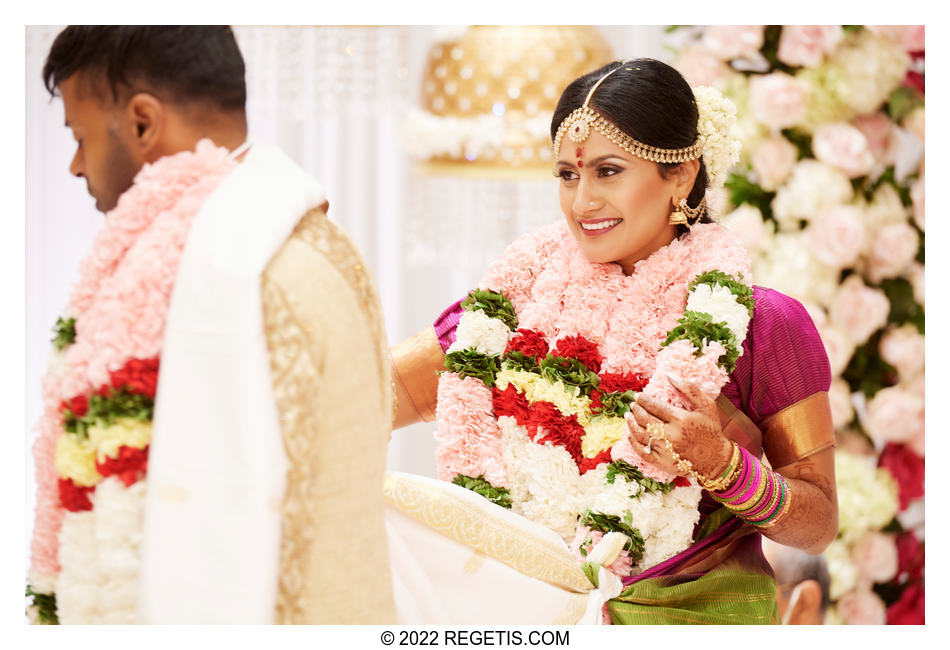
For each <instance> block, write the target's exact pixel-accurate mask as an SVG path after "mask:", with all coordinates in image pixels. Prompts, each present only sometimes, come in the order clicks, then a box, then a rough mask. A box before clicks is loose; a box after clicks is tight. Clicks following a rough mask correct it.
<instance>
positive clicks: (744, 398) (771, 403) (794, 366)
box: [722, 287, 831, 426]
mask: <svg viewBox="0 0 950 650" xmlns="http://www.w3.org/2000/svg"><path fill="white" fill-rule="evenodd" d="M753 292H754V297H755V311H754V313H753V315H752V320H751V322H750V324H749V334H748V336H747V337H746V340H745V342H744V343H743V345H742V347H743V353H742V356H741V357H739V360H738V361H737V362H736V368H735V370H734V371H733V372H732V374H731V375H730V376H729V382H728V383H727V384H726V385H725V386H724V387H723V389H722V392H723V395H725V396H726V397H728V398H729V401H731V402H732V403H733V405H735V407H736V408H738V409H739V410H740V411H742V412H743V413H745V414H746V415H747V416H749V419H751V420H752V421H753V422H754V423H755V424H756V425H757V426H761V425H762V423H763V422H764V421H765V420H766V419H768V418H769V416H771V415H774V414H775V413H777V412H779V411H781V410H782V409H784V408H786V407H788V406H791V405H792V404H795V403H796V402H799V401H801V400H803V399H805V398H806V397H808V396H810V395H813V394H815V393H819V392H823V391H827V390H828V388H829V386H830V385H831V369H830V366H829V365H828V355H827V354H826V353H825V346H824V344H822V342H821V337H820V336H819V335H818V330H817V329H816V328H815V324H814V323H813V322H812V320H811V317H810V316H809V315H808V312H807V311H805V308H804V307H803V306H802V304H801V303H800V302H798V301H797V300H795V299H794V298H790V297H789V296H786V295H785V294H783V293H780V292H778V291H775V290H773V289H766V288H763V287H753Z"/></svg>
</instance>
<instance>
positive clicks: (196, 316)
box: [29, 26, 395, 624]
mask: <svg viewBox="0 0 950 650" xmlns="http://www.w3.org/2000/svg"><path fill="white" fill-rule="evenodd" d="M43 78H44V82H45V84H46V87H47V89H48V90H49V91H50V93H51V94H55V93H56V91H58V92H59V94H60V96H61V97H62V100H63V107H64V110H65V117H66V126H67V127H69V128H70V130H71V131H72V134H73V136H74V138H75V139H76V154H75V156H74V158H73V160H72V162H71V164H70V167H69V171H70V173H72V174H73V175H75V176H76V177H78V178H81V179H83V180H84V181H85V183H86V186H87V188H88V190H89V193H90V194H91V195H92V197H93V198H94V199H95V201H96V207H97V208H98V209H99V210H100V211H102V212H103V213H105V223H104V225H103V227H102V229H101V231H100V233H99V234H98V235H97V239H96V242H95V244H94V247H93V250H92V251H91V252H90V254H89V256H88V257H87V259H86V260H85V261H84V262H83V265H82V266H81V267H80V270H79V279H78V282H77V284H76V288H75V290H74V292H73V295H72V297H71V299H70V303H69V305H68V306H67V309H66V314H64V318H63V319H61V321H60V323H59V324H58V328H59V329H58V336H57V339H56V341H55V344H56V347H57V350H55V351H54V352H52V353H51V357H52V358H53V359H54V361H55V362H51V364H50V370H49V371H48V373H47V376H46V378H44V404H45V409H46V410H45V412H44V415H43V418H42V420H41V421H40V423H39V425H38V427H37V430H38V433H39V435H38V437H37V441H36V443H35V447H34V456H35V459H36V466H37V483H38V495H37V503H38V506H37V513H36V525H35V528H34V533H33V542H32V547H31V570H30V577H29V582H30V586H29V587H30V593H32V594H33V604H32V606H31V615H32V616H33V617H34V619H39V620H41V621H43V622H57V621H58V622H62V623H134V622H142V623H176V624H179V623H263V624H267V623H332V624H340V623H373V624H375V623H387V622H393V621H394V620H395V616H394V611H393V604H392V595H391V588H390V573H389V565H388V559H387V555H386V545H385V532H384V529H383V519H382V512H383V503H382V497H381V493H380V489H379V486H380V485H381V480H382V474H383V470H384V467H385V453H386V442H387V439H388V435H389V430H390V425H391V419H392V400H393V397H392V391H391V383H390V378H389V365H388V357H387V354H388V346H387V344H386V338H385V333H384V330H383V325H382V320H381V317H380V311H379V303H378V299H377V296H376V293H375V290H374V285H373V281H372V278H371V277H370V275H369V274H368V273H367V271H366V266H365V264H364V263H363V261H362V258H361V257H360V254H359V253H358V251H357V250H356V249H355V247H354V246H353V245H352V243H351V242H350V240H349V239H348V238H347V236H346V235H345V234H344V233H343V232H342V231H341V230H340V229H339V228H337V227H336V226H335V225H334V224H332V223H330V222H329V221H328V220H327V217H326V211H327V207H328V204H327V202H326V200H325V196H324V194H323V191H322V189H321V188H320V186H319V184H317V183H316V182H315V181H314V180H313V179H312V178H310V177H309V176H308V175H307V174H306V173H305V172H304V171H303V170H301V169H300V168H299V167H298V166H297V165H295V164H294V163H293V162H292V161H291V160H290V159H289V158H287V157H286V156H285V155H284V154H283V153H281V152H280V151H278V150H276V149H274V148H271V147H265V146H262V145H258V144H253V143H251V142H250V141H249V140H248V138H247V121H246V116H245V109H244V104H245V83H244V61H243V59H242V57H241V54H240V51H239V49H238V47H237V43H236V42H235V39H234V35H233V34H232V31H231V30H230V28H228V27H214V26H211V27H197V26H194V27H176V26H70V27H68V28H66V29H65V30H64V31H63V32H62V33H60V34H59V35H58V36H57V38H56V40H55V42H54V43H53V46H52V48H51V50H50V53H49V56H48V58H47V61H46V65H45V67H44V70H43Z"/></svg>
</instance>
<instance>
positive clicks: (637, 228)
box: [556, 131, 691, 274]
mask: <svg viewBox="0 0 950 650" xmlns="http://www.w3.org/2000/svg"><path fill="white" fill-rule="evenodd" d="M556 169H557V174H558V176H559V177H560V201H561V211H562V212H563V213H564V216H565V217H566V218H567V225H568V227H569V228H570V229H571V233H573V235H574V238H575V239H577V241H578V243H579V244H580V247H581V250H582V251H583V252H584V255H585V256H586V257H587V259H588V260H590V261H591V262H598V263H606V262H616V263H618V264H620V265H621V267H622V268H623V270H624V273H627V274H630V273H631V272H632V271H633V265H634V264H635V263H636V262H638V261H639V260H642V259H644V258H646V257H648V256H649V255H650V254H651V253H653V252H654V251H656V250H658V249H660V248H662V247H663V246H665V245H667V244H668V243H670V242H671V241H673V239H674V238H675V236H676V230H675V228H674V226H671V225H670V223H669V215H670V212H671V210H672V206H673V199H674V198H676V200H677V202H678V201H679V199H680V198H682V197H683V196H685V195H686V194H685V193H682V192H681V193H680V194H675V197H674V193H675V192H676V191H677V189H678V187H679V185H678V182H679V181H678V177H677V175H676V174H671V175H670V176H669V178H666V179H664V178H663V177H662V176H660V172H659V168H658V166H657V165H656V163H653V162H650V161H648V160H643V159H642V158H638V157H636V156H634V155H633V154H630V153H628V152H627V151H625V150H624V149H621V148H620V147H619V146H617V145H616V144H614V143H613V142H611V141H610V140H608V139H607V138H605V137H604V136H603V135H601V134H600V133H598V132H596V131H593V132H592V133H591V134H590V136H589V137H588V138H587V139H586V140H585V141H584V142H581V143H580V144H577V143H574V142H571V140H570V138H567V137H565V138H563V139H562V140H561V150H560V152H559V155H558V161H557V168H556ZM680 185H681V183H680ZM690 185H691V183H690Z"/></svg>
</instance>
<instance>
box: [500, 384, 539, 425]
mask: <svg viewBox="0 0 950 650" xmlns="http://www.w3.org/2000/svg"><path fill="white" fill-rule="evenodd" d="M492 405H493V406H494V407H495V417H501V416H503V415H508V416H511V417H513V418H514V419H515V421H516V422H517V423H518V424H521V425H523V424H524V423H525V422H527V421H528V418H529V413H530V406H529V404H528V400H527V398H525V396H524V395H522V394H521V393H519V392H518V391H517V390H515V387H514V386H511V385H509V386H508V388H506V389H505V390H499V389H498V387H497V386H496V387H495V388H493V389H492Z"/></svg>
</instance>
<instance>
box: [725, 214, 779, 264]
mask: <svg viewBox="0 0 950 650" xmlns="http://www.w3.org/2000/svg"><path fill="white" fill-rule="evenodd" d="M721 223H722V225H723V227H724V228H726V230H728V231H729V232H731V233H732V234H733V235H735V237H736V239H738V240H739V243H740V244H742V245H743V246H744V247H745V249H746V250H747V251H749V255H750V256H755V255H756V254H758V252H759V251H760V250H762V247H763V245H764V243H765V239H766V237H767V235H768V231H767V230H766V228H765V221H763V219H762V213H761V212H760V211H759V209H758V208H755V207H752V206H751V205H749V204H748V203H744V204H742V205H740V206H739V207H738V208H736V209H735V210H734V211H732V212H730V213H729V214H727V215H726V216H725V217H723V218H722V220H721Z"/></svg>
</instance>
